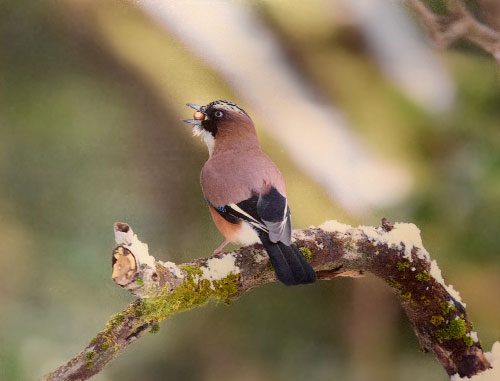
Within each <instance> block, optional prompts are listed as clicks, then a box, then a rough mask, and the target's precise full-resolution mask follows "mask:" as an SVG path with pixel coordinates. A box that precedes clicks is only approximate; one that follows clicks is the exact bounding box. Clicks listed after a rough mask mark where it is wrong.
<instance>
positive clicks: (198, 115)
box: [193, 111, 205, 120]
mask: <svg viewBox="0 0 500 381" xmlns="http://www.w3.org/2000/svg"><path fill="white" fill-rule="evenodd" d="M193 118H194V119H195V120H203V119H205V114H203V113H202V112H199V111H196V112H195V113H194V114H193Z"/></svg>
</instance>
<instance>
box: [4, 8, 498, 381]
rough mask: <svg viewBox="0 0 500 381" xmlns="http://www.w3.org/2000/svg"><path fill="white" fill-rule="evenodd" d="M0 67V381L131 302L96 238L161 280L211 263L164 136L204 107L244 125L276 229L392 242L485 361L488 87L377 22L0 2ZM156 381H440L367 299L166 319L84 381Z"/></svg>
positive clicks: (494, 188)
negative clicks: (225, 111) (408, 228)
mask: <svg viewBox="0 0 500 381" xmlns="http://www.w3.org/2000/svg"><path fill="white" fill-rule="evenodd" d="M429 4H430V5H431V6H432V7H433V8H434V9H436V10H437V11H439V9H440V8H442V4H441V3H440V2H438V1H431V2H429ZM474 4H475V5H476V11H477V12H478V16H479V17H481V15H482V13H481V10H482V8H481V7H482V6H486V5H487V4H488V1H476V2H474ZM497 12H498V10H497ZM488 14H489V15H490V17H489V18H488V19H486V21H488V22H491V23H492V25H494V22H497V21H498V20H499V19H500V18H499V17H500V16H499V17H496V18H495V17H491V14H490V13H488ZM497 15H498V13H497ZM496 26H497V27H498V23H497V25H496ZM0 44H1V45H0V46H1V53H0V92H1V93H0V94H1V97H0V181H1V182H0V268H1V274H2V275H1V276H0V306H1V307H0V326H1V327H2V329H1V330H0V379H1V380H35V379H38V378H40V377H41V376H42V375H43V374H45V373H47V372H49V371H51V370H53V369H54V368H55V367H57V366H59V365H61V364H62V363H63V362H65V361H67V360H68V359H69V358H71V357H72V356H73V355H75V354H76V353H77V352H79V351H80V350H81V349H82V348H83V347H84V346H85V345H86V344H87V343H88V342H89V340H90V339H91V338H92V337H93V336H95V333H96V332H98V331H100V330H101V329H103V327H104V325H105V323H106V321H107V319H108V318H109V317H110V316H111V315H113V314H114V313H117V312H118V311H120V310H121V309H122V308H123V307H124V306H125V305H126V304H127V303H129V302H131V301H132V300H133V298H132V296H131V295H129V293H127V292H126V291H125V290H122V289H120V288H119V287H117V286H115V285H114V284H113V282H112V281H111V277H110V275H111V266H110V254H111V250H112V249H113V245H114V242H113V234H112V224H113V223H114V222H115V221H126V222H128V223H130V224H131V225H132V227H133V228H134V230H135V231H136V232H137V233H138V234H139V237H140V238H141V239H142V240H143V241H144V242H147V243H148V244H149V247H150V251H151V253H152V254H153V255H154V256H155V257H156V258H158V259H161V260H170V261H175V262H185V261H189V260H191V259H194V258H199V257H206V256H207V255H209V254H210V252H211V251H212V249H213V248H215V247H217V246H218V245H219V244H220V242H221V241H222V239H223V238H222V236H221V235H220V234H219V233H218V231H217V230H216V228H215V226H214V225H213V224H212V222H211V219H210V216H209V213H208V211H207V208H206V205H205V202H204V200H203V197H202V194H201V190H200V187H199V172H200V169H201V167H202V165H203V163H204V161H205V160H206V158H207V156H208V154H207V151H206V147H205V145H204V143H203V142H201V141H200V140H199V139H198V138H193V137H192V136H191V129H190V128H189V127H188V126H187V125H185V124H184V123H182V121H181V120H182V119H186V118H189V117H191V114H192V110H191V109H188V108H186V107H185V106H184V104H185V103H186V102H193V103H198V104H206V103H208V102H210V101H212V100H216V99H229V100H233V101H235V102H237V103H238V104H240V105H241V106H242V107H244V108H245V109H246V111H247V112H248V113H249V114H250V115H251V116H252V117H253V119H254V121H255V123H256V125H257V128H258V133H259V136H260V140H261V143H262V146H263V148H264V150H265V151H266V152H267V153H268V154H269V155H270V156H271V158H272V159H273V160H275V161H276V163H277V164H278V165H279V166H280V168H281V169H282V172H283V174H284V176H285V178H286V181H287V185H288V196H289V202H290V205H291V207H292V212H293V222H294V227H295V228H304V227H308V226H309V225H319V224H320V223H322V222H324V221H325V220H328V219H337V220H339V221H342V222H344V223H349V224H355V225H358V224H363V225H379V223H380V218H381V217H387V218H388V219H389V220H390V221H405V222H414V223H415V224H417V225H418V226H419V227H420V229H421V230H422V237H423V241H424V245H425V247H426V248H427V250H428V251H429V252H430V253H431V255H432V256H433V257H434V258H436V259H437V260H438V263H439V264H440V267H441V269H442V271H443V274H444V277H445V280H446V281H447V282H449V283H452V284H453V285H454V287H455V288H456V289H458V290H459V291H460V292H461V295H462V298H463V299H464V301H465V302H466V303H467V307H468V311H469V314H470V317H471V319H472V321H473V322H474V324H475V329H476V330H477V331H478V333H479V338H480V340H481V342H482V344H483V347H484V348H485V349H486V350H489V349H490V348H491V345H492V343H493V342H494V341H495V340H498V339H500V324H499V322H500V291H499V290H500V278H499V275H498V274H499V271H500V259H499V254H500V252H499V250H500V249H499V247H500V234H499V231H500V149H499V147H500V106H499V104H500V90H499V84H500V83H499V82H500V81H499V70H498V67H497V65H496V63H495V62H494V60H493V59H492V58H491V57H490V56H488V55H486V54H484V53H483V52H482V51H480V50H479V49H477V48H475V47H474V46H471V45H468V44H465V43H458V44H455V45H454V46H453V47H451V49H448V50H446V51H437V50H435V49H433V48H432V44H431V43H430V42H429V41H428V39H427V38H426V36H425V33H423V32H422V30H421V28H420V27H419V24H418V22H417V20H415V19H414V17H413V16H412V15H411V13H410V12H409V11H408V10H407V9H406V8H405V7H404V6H403V5H402V4H401V3H400V2H396V1H387V0H370V1H368V0H336V1H333V0H331V1H328V0H311V1H307V2H305V1H299V0H287V1H284V0H282V1H278V0H277V1H271V0H256V1H210V2H209V1H192V0H189V1H188V0H186V1H170V2H167V1H159V0H158V1H154V0H142V1H133V0H130V1H126V0H121V1H117V0H115V1H104V2H103V1H98V0H79V1H69V0H60V1H44V2H42V1H19V0H3V1H2V2H1V3H0ZM167 378H168V379H171V380H210V381H211V380H329V379H337V380H346V381H351V380H353V381H358V380H359V381H364V380H371V381H373V380H403V379H404V380H408V381H417V380H446V379H447V377H446V374H445V372H444V370H443V369H442V368H441V366H440V365H439V364H438V363H437V362H436V360H435V359H434V358H433V357H432V356H431V355H429V354H423V353H421V352H420V351H419V345H418V342H417V340H416V339H415V337H414V335H413V332H412V330H411V327H410V326H409V324H408V322H407V320H406V318H405V316H404V314H403V312H402V310H401V308H400V307H399V305H398V302H397V299H396V297H395V296H394V295H393V294H392V293H391V291H390V290H389V288H388V287H386V286H385V284H383V282H381V281H379V280H378V279H375V278H374V277H371V276H369V275H368V276H366V277H365V278H362V279H354V280H353V279H335V280H332V281H325V282H318V283H317V284H315V285H313V286H309V287H296V288H286V287H283V286H282V285H280V284H272V285H266V286H263V287H260V288H258V289H256V290H254V291H252V292H250V293H248V294H246V295H244V296H243V297H242V298H240V299H239V300H238V301H236V302H234V303H232V304H231V305H230V306H226V305H222V304H216V303H213V302H212V303H209V304H208V305H206V306H204V307H202V308H197V309H195V310H192V311H189V312H185V313H182V314H178V315H175V316H174V317H172V318H170V319H169V320H167V321H165V322H163V323H162V324H161V331H160V332H159V333H158V334H156V335H152V334H146V335H145V336H144V337H143V338H142V339H141V340H139V341H138V342H137V343H134V344H133V345H131V347H130V348H128V349H127V350H126V351H125V352H124V353H123V354H122V355H121V356H119V357H118V358H117V359H116V360H114V361H113V362H112V363H111V364H110V365H109V366H108V367H107V368H106V369H105V370H104V371H103V372H102V373H101V374H99V375H97V376H96V377H95V378H94V379H95V380H100V381H111V380H135V379H146V380H164V379H167Z"/></svg>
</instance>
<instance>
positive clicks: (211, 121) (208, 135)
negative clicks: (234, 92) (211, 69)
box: [184, 100, 256, 155]
mask: <svg viewBox="0 0 500 381" xmlns="http://www.w3.org/2000/svg"><path fill="white" fill-rule="evenodd" d="M186 106H188V107H191V108H193V109H194V110H195V112H194V114H193V119H186V120H184V122H186V123H189V124H191V125H192V126H193V135H195V136H201V137H202V138H203V140H204V141H205V143H206V144H207V147H208V151H209V153H210V155H212V153H213V150H214V147H215V146H216V145H219V146H221V145H222V146H224V145H225V144H223V142H227V143H228V144H229V143H231V144H247V143H248V142H249V141H253V140H255V141H256V133H255V128H254V126H253V122H252V120H251V119H250V117H249V116H248V114H247V113H246V112H245V110H243V109H242V108H241V107H240V106H238V105H237V104H236V103H233V102H229V101H224V100H219V101H214V102H211V103H209V104H207V105H206V106H198V105H195V104H193V103H188V104H186ZM252 137H255V139H253V138H252ZM238 141H239V142H238ZM221 143H222V144H221Z"/></svg>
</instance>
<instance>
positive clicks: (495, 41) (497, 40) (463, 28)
mask: <svg viewBox="0 0 500 381" xmlns="http://www.w3.org/2000/svg"><path fill="white" fill-rule="evenodd" d="M404 1H405V2H406V3H407V4H408V6H409V7H410V8H411V9H412V10H413V11H414V12H415V14H416V15H417V16H418V17H419V19H420V20H421V21H422V24H423V25H424V26H425V28H426V29H427V31H428V32H429V34H430V36H431V37H432V39H433V40H434V41H435V42H436V44H437V45H438V46H440V47H447V46H449V45H451V44H452V43H453V42H455V41H456V40H458V39H461V38H463V39H465V40H467V41H469V42H471V43H473V44H475V45H476V46H479V47H480V48H482V49H483V50H485V51H486V52H488V53H490V54H491V55H492V56H493V57H494V58H495V60H496V61H497V63H499V64H500V32H498V31H496V30H495V29H493V28H490V27H489V26H487V25H485V24H483V23H481V22H479V21H478V20H477V19H476V18H475V17H474V16H473V15H472V14H471V12H469V10H468V9H467V7H466V5H465V3H464V2H463V1H462V0H446V9H447V14H445V15H438V14H435V13H434V12H432V11H431V10H430V9H429V8H428V7H427V6H426V5H425V4H424V2H423V1H421V0H404Z"/></svg>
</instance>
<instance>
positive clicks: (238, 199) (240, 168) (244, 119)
mask: <svg viewBox="0 0 500 381" xmlns="http://www.w3.org/2000/svg"><path fill="white" fill-rule="evenodd" d="M186 106H188V107H191V108H193V109H194V110H195V112H194V114H193V119H187V120H184V122H186V123H188V124H190V125H192V126H193V135H195V136H201V138H202V140H203V141H204V142H205V144H206V145H207V147H208V153H209V158H208V160H207V161H206V162H205V164H204V166H203V168H202V170H201V174H200V183H201V188H202V191H203V195H204V197H205V200H206V202H207V204H208V208H209V210H210V214H211V216H212V219H213V221H214V223H215V225H216V226H217V228H218V229H219V231H220V232H221V233H222V235H223V236H224V237H225V241H224V242H223V243H222V244H221V245H220V246H219V247H218V248H217V249H215V250H214V255H220V253H221V252H222V250H223V249H224V247H225V246H226V245H227V244H228V243H230V242H231V243H239V244H242V245H251V244H254V243H259V242H260V243H261V244H262V245H263V246H264V248H265V249H266V251H267V253H268V255H269V258H270V261H271V264H272V266H273V268H274V271H275V274H276V277H277V278H278V280H279V281H281V282H282V283H283V284H285V285H287V286H291V285H298V284H308V283H314V282H315V281H316V273H315V272H314V269H313V268H312V267H311V265H310V264H309V262H307V260H306V259H305V258H304V256H303V255H302V253H301V252H300V250H299V249H298V248H297V246H296V245H295V244H294V243H292V225H291V217H290V207H289V205H288V201H287V197H286V188H285V181H284V179H283V176H282V174H281V172H280V170H279V169H278V167H277V166H276V164H275V163H274V162H273V161H272V160H271V159H270V158H269V157H268V156H267V155H266V154H265V153H264V152H263V151H262V149H261V147H260V144H259V141H258V138H257V132H256V130H255V126H254V123H253V121H252V119H251V118H250V116H249V115H248V114H247V113H246V111H245V110H243V109H242V108H241V107H240V106H238V105H237V104H236V103H234V102H230V101H226V100H217V101H213V102H211V103H209V104H207V105H205V106H199V105H196V104H193V103H187V104H186Z"/></svg>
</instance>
